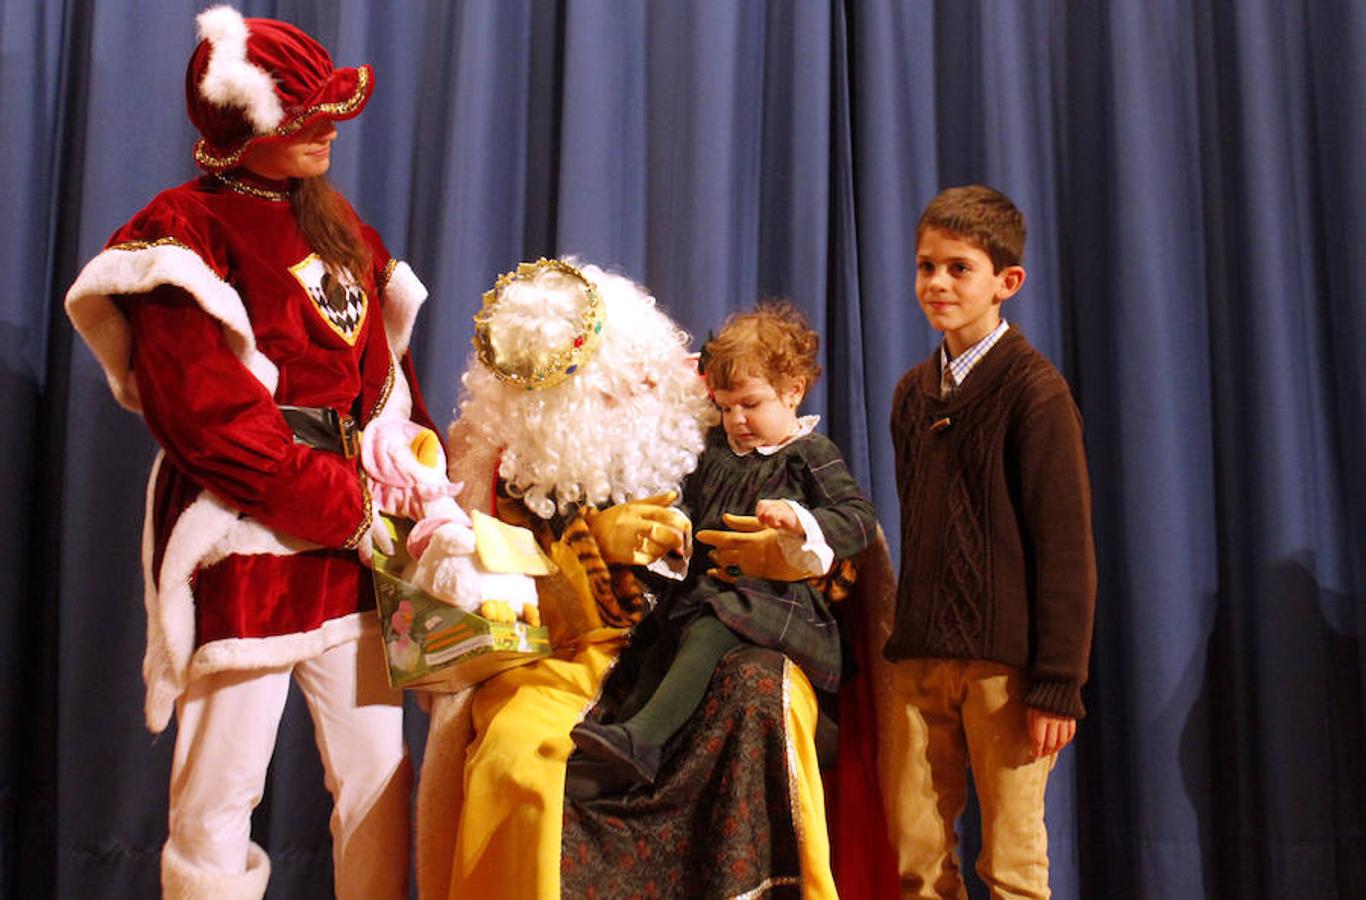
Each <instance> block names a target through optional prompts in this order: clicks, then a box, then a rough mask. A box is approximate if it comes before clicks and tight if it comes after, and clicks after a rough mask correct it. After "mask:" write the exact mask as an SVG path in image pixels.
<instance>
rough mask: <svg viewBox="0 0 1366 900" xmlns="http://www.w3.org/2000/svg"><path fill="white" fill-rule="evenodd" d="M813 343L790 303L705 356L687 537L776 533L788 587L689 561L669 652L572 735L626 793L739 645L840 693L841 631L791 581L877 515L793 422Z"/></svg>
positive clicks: (807, 381)
mask: <svg viewBox="0 0 1366 900" xmlns="http://www.w3.org/2000/svg"><path fill="white" fill-rule="evenodd" d="M818 346H819V337H818V336H817V335H816V333H815V332H814V331H813V330H812V329H811V328H810V326H809V325H808V324H807V323H806V320H805V319H804V317H803V316H802V315H801V313H800V312H799V311H798V310H797V309H796V308H795V307H793V306H792V305H791V304H788V303H775V302H770V303H763V304H760V305H759V307H758V308H757V309H756V310H755V311H754V312H749V313H743V314H737V315H733V316H731V317H730V318H729V319H727V320H726V323H725V325H724V326H723V327H722V329H721V332H720V334H719V335H717V336H716V337H715V338H713V339H711V340H709V341H708V342H707V344H706V346H705V348H704V349H703V352H702V360H703V364H702V365H703V369H704V374H705V375H706V378H707V385H708V387H709V388H710V389H711V392H712V396H713V398H714V400H715V402H716V406H717V408H718V409H719V410H720V412H721V426H720V427H717V428H714V429H712V431H711V433H710V434H709V435H708V438H707V446H706V449H705V450H704V451H703V454H702V457H701V458H700V459H699V461H698V466H697V471H696V472H694V473H693V474H692V475H690V476H689V477H688V480H687V482H686V483H685V484H684V490H683V498H682V501H681V504H680V505H681V506H682V507H683V508H684V511H685V512H687V513H688V514H689V516H690V517H691V519H692V522H693V526H694V528H695V529H698V530H699V531H700V530H704V529H722V528H727V527H728V526H730V525H732V524H737V523H736V522H735V520H734V519H731V518H727V516H728V514H729V515H734V514H742V515H749V514H753V515H754V516H755V517H757V519H758V523H761V524H762V525H763V526H766V527H768V528H772V529H775V530H777V531H778V532H780V535H781V536H780V537H779V546H780V547H781V548H782V553H783V556H784V557H785V562H786V563H787V566H786V568H789V569H790V570H791V573H792V574H793V576H794V580H791V581H778V580H773V579H769V578H759V577H752V576H749V575H746V574H744V573H743V571H742V570H741V568H739V567H737V566H734V565H732V566H726V567H725V568H724V569H720V570H718V569H716V568H708V566H709V563H708V561H707V560H706V559H705V558H704V555H703V554H696V555H694V556H693V558H692V559H691V561H690V563H689V567H688V575H687V577H686V579H685V580H684V581H683V582H682V584H681V585H679V586H678V587H677V588H676V589H675V590H674V591H673V592H671V593H670V594H669V595H668V596H666V597H665V599H664V600H662V601H661V603H660V605H659V607H658V608H657V609H656V610H655V612H654V615H655V616H656V617H657V621H658V623H659V624H660V625H661V627H662V629H663V631H664V633H665V634H666V635H676V636H677V638H678V639H677V644H676V646H677V651H676V652H675V653H673V654H672V655H671V654H670V653H669V649H670V648H671V647H673V646H674V642H673V641H671V640H660V641H658V642H657V643H656V644H655V646H654V648H652V650H651V651H650V655H649V656H647V658H646V661H645V663H644V664H643V667H642V672H641V678H640V680H639V681H638V682H637V684H636V685H635V687H634V688H633V689H632V692H631V695H630V696H628V698H627V699H626V701H625V702H624V703H623V705H622V711H623V713H624V714H625V715H628V716H629V718H625V719H624V721H620V722H616V723H612V724H603V723H599V722H593V721H584V722H581V723H580V724H579V725H577V726H575V728H574V730H573V732H572V733H571V737H572V738H573V739H574V743H575V745H576V746H578V748H579V749H580V750H581V751H583V753H584V754H586V755H587V756H589V757H592V758H595V759H597V760H601V761H605V762H610V763H614V764H616V767H617V768H618V769H619V772H620V774H621V775H623V776H624V780H625V781H626V782H627V783H628V784H630V783H637V784H639V783H644V784H651V783H653V782H654V780H655V777H656V775H657V774H658V771H659V759H660V751H661V748H662V747H663V745H664V743H665V742H666V741H667V740H668V739H669V737H670V736H671V735H673V734H674V733H675V732H677V731H678V730H679V729H680V728H681V727H682V726H683V724H684V723H685V722H687V721H688V719H689V718H690V717H691V716H692V714H693V711H694V710H695V709H696V708H697V705H698V703H699V702H700V701H701V698H702V695H703V694H704V693H705V692H706V689H707V684H708V682H709V681H710V680H711V676H712V672H713V670H715V668H716V666H717V664H718V663H719V662H720V661H721V658H722V657H723V656H725V655H726V653H728V652H729V651H730V650H732V649H733V648H735V647H737V646H739V645H740V644H742V643H750V644H757V645H759V646H762V647H770V648H773V649H775V650H781V651H782V652H783V653H785V654H787V656H789V657H790V658H791V659H792V660H793V661H794V662H796V663H797V664H798V665H800V666H801V667H802V670H803V671H804V672H805V673H806V676H807V677H808V678H809V679H810V681H811V683H812V685H813V686H814V687H816V688H817V689H819V690H823V691H834V690H836V689H837V688H838V687H839V684H840V665H841V663H840V639H839V629H838V627H837V625H836V623H835V620H834V617H833V616H832V614H831V611H830V608H829V604H828V601H827V599H826V597H825V596H824V595H823V594H822V593H821V592H820V590H818V588H817V587H816V586H814V585H812V584H810V583H808V582H807V581H805V580H802V579H805V578H807V577H819V576H821V575H824V574H825V573H826V572H828V571H829V570H830V568H831V566H832V565H833V563H834V561H835V560H837V559H845V558H847V557H850V556H853V555H854V554H856V553H858V552H859V551H860V550H862V549H864V548H865V547H867V546H868V545H869V544H870V543H871V542H872V541H873V540H874V537H875V535H876V533H877V520H876V513H875V512H874V510H873V506H872V504H871V503H869V502H868V501H867V500H865V499H864V497H863V494H862V492H861V491H860V490H859V486H858V484H857V483H856V482H855V481H854V479H853V476H851V475H850V474H849V470H848V468H847V467H846V466H845V464H844V460H843V459H842V458H841V456H840V453H839V450H838V449H837V448H836V447H835V445H834V444H833V443H831V442H830V440H829V439H828V438H826V437H824V436H822V435H820V434H817V433H816V432H815V431H814V428H815V426H816V423H817V421H818V420H819V417H818V416H804V417H798V415H797V408H798V406H799V405H800V404H801V401H802V399H803V398H804V397H805V396H806V392H807V391H808V390H809V389H810V387H811V385H812V384H813V383H814V381H815V379H816V377H817V376H818V375H819V374H820V366H819V364H818V363H817V361H816V352H817V348H818ZM739 524H741V525H743V523H739ZM751 527H752V526H751ZM699 537H700V535H699ZM633 710H636V711H634V713H632V711H633ZM574 785H576V786H575V787H573V788H572V789H573V790H574V792H575V794H576V796H577V797H578V798H579V799H584V798H586V797H587V796H593V795H595V794H596V793H600V792H602V791H604V790H607V789H608V788H609V783H608V782H605V781H601V780H600V781H599V782H598V783H596V784H594V783H593V782H592V781H591V780H587V781H586V782H585V781H583V780H581V781H576V782H574Z"/></svg>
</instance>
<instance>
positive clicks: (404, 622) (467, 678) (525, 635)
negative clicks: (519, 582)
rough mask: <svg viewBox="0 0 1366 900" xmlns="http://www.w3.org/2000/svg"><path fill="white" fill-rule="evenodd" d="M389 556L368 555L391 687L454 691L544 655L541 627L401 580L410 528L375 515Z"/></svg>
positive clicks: (546, 640)
mask: <svg viewBox="0 0 1366 900" xmlns="http://www.w3.org/2000/svg"><path fill="white" fill-rule="evenodd" d="M380 519H381V521H382V522H383V523H384V524H385V526H386V527H387V528H388V529H389V533H390V534H391V535H392V536H393V538H394V554H393V555H392V556H386V555H385V554H383V553H381V552H380V550H379V549H378V548H375V551H374V562H373V566H374V576H375V577H374V581H375V604H376V606H377V607H378V608H379V619H380V627H381V630H382V632H383V635H384V649H385V654H386V656H387V657H388V662H389V683H390V684H391V685H392V686H393V687H404V688H426V689H430V690H441V691H456V690H459V689H461V688H463V687H467V686H469V685H472V684H476V683H478V682H480V681H483V680H484V679H485V678H488V677H489V676H491V675H494V674H496V673H498V672H501V671H503V670H504V669H510V668H512V667H514V666H520V665H525V664H526V663H529V662H532V661H534V660H537V659H540V658H541V657H543V656H548V655H549V654H550V634H549V632H548V631H547V630H546V628H545V627H544V626H540V627H535V628H533V627H530V626H528V625H527V624H526V623H525V622H514V623H505V622H491V621H489V620H488V619H485V618H484V617H483V616H480V615H476V614H475V613H469V612H465V611H464V610H462V609H459V608H458V607H455V606H451V605H450V604H449V603H443V602H442V601H440V600H437V599H436V598H434V597H432V596H431V595H430V594H428V593H427V592H426V591H424V590H422V589H421V588H419V587H417V586H416V585H413V584H409V583H408V582H407V581H404V580H403V578H402V577H401V574H402V573H403V572H404V571H407V570H410V569H411V566H412V564H413V558H412V557H411V556H410V555H409V553H408V550H407V547H406V546H405V544H406V542H407V539H408V532H409V531H410V530H411V529H412V527H413V523H412V522H411V521H410V520H408V519H396V518H392V517H390V516H381V517H380Z"/></svg>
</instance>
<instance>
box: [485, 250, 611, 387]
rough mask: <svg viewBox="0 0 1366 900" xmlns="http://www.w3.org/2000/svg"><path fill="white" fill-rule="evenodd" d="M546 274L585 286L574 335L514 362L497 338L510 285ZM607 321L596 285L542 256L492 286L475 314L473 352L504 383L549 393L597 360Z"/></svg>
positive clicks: (571, 267) (572, 268) (568, 266)
mask: <svg viewBox="0 0 1366 900" xmlns="http://www.w3.org/2000/svg"><path fill="white" fill-rule="evenodd" d="M545 272H559V273H561V274H563V275H566V276H568V277H569V278H570V279H571V280H573V281H575V282H577V284H578V285H579V287H580V293H581V296H582V303H581V304H580V305H579V308H578V310H577V311H576V312H575V314H574V328H573V332H572V334H571V335H570V338H569V340H568V341H566V342H565V343H564V344H563V345H562V346H557V347H549V348H546V349H545V350H544V352H541V353H536V354H531V355H529V356H525V357H523V359H522V360H520V361H514V360H513V359H511V358H510V354H507V353H503V352H500V350H499V341H498V340H497V338H496V336H495V334H494V330H495V329H494V318H495V312H496V311H497V309H498V306H499V304H501V303H502V302H503V299H504V297H505V295H506V292H507V289H508V288H509V287H511V286H512V285H514V284H517V283H519V282H529V281H534V280H535V279H536V278H538V277H539V276H540V275H541V274H542V273H545ZM606 319H607V310H606V308H605V307H604V306H603V302H602V297H601V296H600V295H599V293H598V288H597V285H595V284H594V283H593V282H591V281H589V280H588V278H587V277H585V276H584V274H583V272H582V271H580V270H579V268H578V267H577V266H575V265H573V264H572V263H568V262H565V261H564V260H562V259H546V258H544V257H542V258H541V259H538V260H537V261H536V262H534V263H533V262H524V263H520V264H519V265H518V266H517V268H516V269H513V270H512V271H511V272H506V273H504V274H502V275H500V276H499V277H498V280H497V281H496V282H494V285H493V287H492V288H491V289H490V290H488V291H486V292H485V293H484V303H483V306H482V307H481V308H480V310H479V312H478V313H476V314H475V316H474V349H475V352H476V354H477V355H478V357H479V361H480V362H481V363H483V364H484V365H485V366H486V367H488V369H489V371H490V372H492V373H493V374H494V376H495V377H497V378H498V379H499V380H500V381H506V382H509V383H511V384H515V385H518V386H519V387H522V388H524V389H526V390H528V391H541V390H546V389H548V388H553V387H555V386H556V385H559V384H562V383H564V382H565V381H566V380H567V379H568V378H569V377H570V376H571V375H573V374H574V373H575V372H576V371H578V369H579V367H580V366H582V365H583V364H584V363H586V362H588V361H589V360H591V359H592V358H593V354H594V352H596V350H597V348H598V342H599V341H600V340H601V338H602V328H603V324H604V323H605V321H606ZM519 349H523V350H524V349H525V348H519Z"/></svg>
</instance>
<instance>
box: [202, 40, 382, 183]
mask: <svg viewBox="0 0 1366 900" xmlns="http://www.w3.org/2000/svg"><path fill="white" fill-rule="evenodd" d="M369 86H370V67H369V66H361V67H360V68H359V69H357V70H356V89H355V90H354V91H352V92H351V96H350V97H347V98H346V99H345V100H338V101H336V102H335V103H319V104H318V105H317V106H311V107H309V108H308V109H307V110H305V111H304V112H302V113H300V114H299V115H296V116H294V117H293V118H291V119H290V120H289V121H287V122H285V123H283V124H281V125H280V126H279V127H278V128H276V129H275V130H274V131H273V132H271V133H270V134H256V135H252V136H251V137H250V138H247V141H246V143H244V144H243V145H242V146H240V147H238V148H237V149H236V150H234V151H233V152H232V153H229V154H228V155H227V156H214V155H212V154H211V153H209V151H208V144H207V142H206V141H205V140H204V139H203V138H200V139H199V141H198V142H197V143H196V144H195V145H194V161H195V162H197V163H199V164H200V165H201V166H203V167H204V168H206V169H231V168H232V167H233V166H235V165H237V163H238V161H239V160H241V159H242V153H243V151H245V150H246V149H247V147H249V146H250V145H251V142H252V141H253V140H254V139H255V138H258V137H288V136H289V135H291V134H293V133H294V132H296V131H298V130H299V129H300V128H302V127H303V126H304V123H305V122H307V121H308V120H309V119H311V118H313V117H314V116H316V115H318V114H319V113H321V114H323V115H325V116H328V117H331V118H341V117H344V116H346V115H348V114H349V113H352V112H355V110H356V108H357V107H358V106H360V104H361V102H362V101H363V100H364V99H365V93H366V89H367V88H369Z"/></svg>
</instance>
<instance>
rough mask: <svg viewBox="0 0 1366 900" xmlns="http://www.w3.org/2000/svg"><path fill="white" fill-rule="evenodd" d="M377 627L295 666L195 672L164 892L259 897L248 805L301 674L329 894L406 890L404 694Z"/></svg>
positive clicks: (182, 715) (395, 898) (179, 751)
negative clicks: (322, 806) (314, 748)
mask: <svg viewBox="0 0 1366 900" xmlns="http://www.w3.org/2000/svg"><path fill="white" fill-rule="evenodd" d="M378 640H379V637H378V629H377V628H375V627H367V628H366V631H365V634H364V635H363V636H362V637H361V639H360V640H359V641H348V642H346V643H344V644H341V645H339V646H337V647H333V648H331V649H330V650H327V651H325V652H323V653H321V654H319V655H318V656H316V657H314V658H312V659H308V660H304V661H303V662H300V663H297V664H296V665H294V666H293V667H292V669H291V668H283V669H273V670H266V671H259V670H258V671H245V672H218V673H214V674H211V675H205V676H202V677H200V678H197V679H195V680H194V681H193V682H191V684H190V686H189V688H188V690H187V691H186V692H185V694H184V695H182V696H181V698H180V701H179V703H178V704H177V707H176V729H177V732H176V746H175V754H174V760H173V763H172V768H171V790H170V834H169V837H168V839H167V841H166V847H165V849H164V850H163V854H162V885H163V892H164V895H165V897H167V898H177V897H196V898H197V897H201V896H212V897H216V898H233V900H238V898H244V900H249V898H255V897H260V896H261V895H262V894H263V893H264V892H265V884H266V880H267V878H268V877H269V870H270V864H269V861H268V860H267V859H266V858H265V855H264V854H263V853H262V852H261V849H260V848H259V847H257V846H256V845H255V844H253V843H251V811H252V810H253V809H254V808H255V807H256V805H257V804H258V803H259V802H260V801H261V792H262V790H263V789H264V786H265V778H266V768H267V766H268V765H269V763H270V757H271V754H272V752H273V751H274V748H275V735H276V731H277V729H278V727H279V723H280V715H281V713H282V712H283V711H284V706H285V699H286V697H287V696H288V693H289V683H290V679H291V677H292V678H293V680H294V681H296V682H297V683H298V685H299V688H300V690H301V691H302V693H303V695H304V698H305V700H307V702H308V708H309V713H310V714H311V716H312V718H313V728H314V732H315V735H316V739H317V742H318V750H319V751H320V753H321V754H322V762H323V769H324V771H325V773H326V783H327V788H328V790H329V791H330V792H331V793H332V799H333V812H332V822H331V829H332V852H333V868H334V872H335V876H336V892H337V897H339V898H343V900H345V898H357V900H359V898H367V900H404V898H407V896H408V886H407V885H408V794H409V790H410V787H411V785H412V770H411V766H410V764H409V762H408V757H407V751H406V749H405V745H404V742H403V706H402V694H401V693H400V692H399V691H394V690H391V689H390V688H389V686H388V682H387V680H386V677H385V675H384V653H383V651H382V650H381V649H380V648H379V647H378V646H376V645H375V644H377V642H378Z"/></svg>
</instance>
